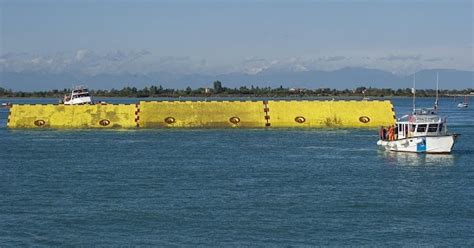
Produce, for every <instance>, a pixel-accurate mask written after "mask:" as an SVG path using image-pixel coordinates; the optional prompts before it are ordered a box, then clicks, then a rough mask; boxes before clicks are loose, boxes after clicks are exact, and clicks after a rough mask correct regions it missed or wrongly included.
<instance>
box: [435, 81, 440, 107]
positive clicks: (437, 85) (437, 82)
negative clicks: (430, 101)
mask: <svg viewBox="0 0 474 248" xmlns="http://www.w3.org/2000/svg"><path fill="white" fill-rule="evenodd" d="M438 87H439V73H438V72H437V73H436V101H435V109H436V110H438V91H439V90H438Z"/></svg>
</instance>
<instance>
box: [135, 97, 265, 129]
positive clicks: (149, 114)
mask: <svg viewBox="0 0 474 248" xmlns="http://www.w3.org/2000/svg"><path fill="white" fill-rule="evenodd" d="M139 106H140V113H139V117H140V118H139V126H140V127H145V128H153V127H201V128H226V127H245V128H256V127H265V119H264V111H263V108H264V107H263V103H262V101H256V102H252V101H245V102H239V101H219V102H218V101H209V102H202V101H183V102H180V101H173V102H144V101H142V102H140V104H139ZM169 117H170V118H173V119H174V120H175V122H174V123H167V122H166V121H165V120H166V118H169ZM232 117H237V118H238V119H239V120H240V122H238V123H232V122H231V121H230V119H231V118H232Z"/></svg>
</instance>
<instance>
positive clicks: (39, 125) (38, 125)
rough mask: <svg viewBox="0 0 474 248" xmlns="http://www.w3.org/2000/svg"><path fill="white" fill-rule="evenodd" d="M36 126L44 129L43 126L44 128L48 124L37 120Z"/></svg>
mask: <svg viewBox="0 0 474 248" xmlns="http://www.w3.org/2000/svg"><path fill="white" fill-rule="evenodd" d="M34 124H35V126H37V127H42V126H44V125H45V124H46V121H44V120H36V121H35V122H34Z"/></svg>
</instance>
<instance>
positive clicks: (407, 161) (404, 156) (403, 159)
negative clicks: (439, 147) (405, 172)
mask: <svg viewBox="0 0 474 248" xmlns="http://www.w3.org/2000/svg"><path fill="white" fill-rule="evenodd" d="M379 156H381V157H382V158H383V159H384V160H385V161H386V162H387V163H388V164H390V165H399V166H453V165H454V160H455V156H454V155H452V154H417V153H409V152H390V151H383V150H380V151H379Z"/></svg>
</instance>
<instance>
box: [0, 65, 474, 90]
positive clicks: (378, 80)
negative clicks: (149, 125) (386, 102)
mask: <svg viewBox="0 0 474 248" xmlns="http://www.w3.org/2000/svg"><path fill="white" fill-rule="evenodd" d="M437 73H438V74H439V87H440V88H441V89H466V88H474V71H462V70H453V69H430V70H421V71H418V72H416V75H415V76H416V88H419V89H429V88H431V89H432V88H435V85H436V74H437ZM215 80H219V81H221V82H222V84H223V86H225V87H230V88H235V87H237V88H238V87H240V86H251V85H253V86H259V87H267V86H270V87H280V86H283V87H285V88H308V89H316V88H335V89H353V88H356V87H359V86H365V87H377V88H394V89H398V88H411V87H412V85H413V74H412V75H398V74H394V73H391V72H388V71H384V70H379V69H369V68H362V67H345V68H341V69H338V70H334V71H322V70H311V71H290V70H275V69H268V70H263V71H261V72H259V73H256V74H246V73H228V74H220V75H205V74H173V73H169V72H154V73H148V74H131V73H122V74H105V73H104V74H97V75H89V74H82V73H67V72H63V73H51V72H40V71H28V72H12V71H1V72H0V87H3V88H6V89H12V90H14V91H20V90H21V91H35V90H51V89H63V88H70V87H72V86H73V85H86V86H88V87H90V88H92V89H112V88H115V89H120V88H123V87H126V86H130V87H137V88H143V87H145V86H151V85H157V86H158V85H162V86H163V87H165V88H176V89H184V88H186V87H187V86H190V87H191V88H200V87H203V88H204V87H212V82H213V81H215Z"/></svg>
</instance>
